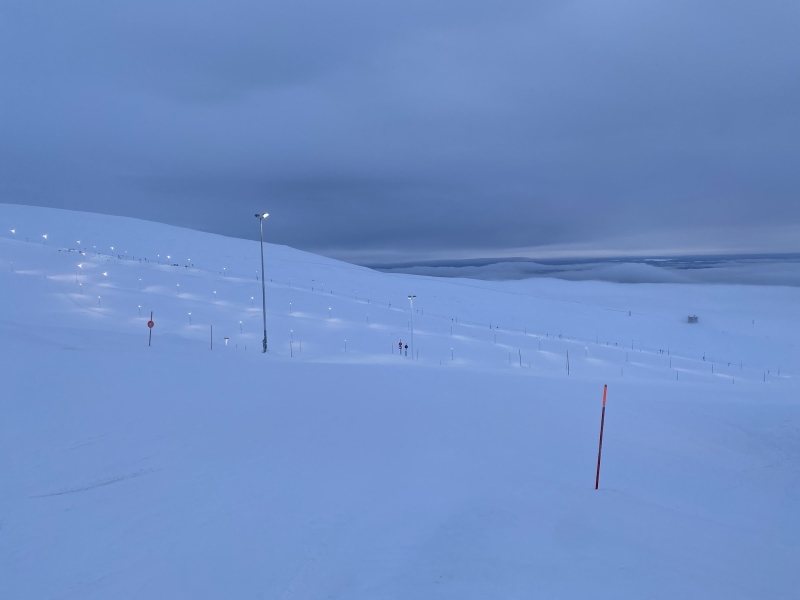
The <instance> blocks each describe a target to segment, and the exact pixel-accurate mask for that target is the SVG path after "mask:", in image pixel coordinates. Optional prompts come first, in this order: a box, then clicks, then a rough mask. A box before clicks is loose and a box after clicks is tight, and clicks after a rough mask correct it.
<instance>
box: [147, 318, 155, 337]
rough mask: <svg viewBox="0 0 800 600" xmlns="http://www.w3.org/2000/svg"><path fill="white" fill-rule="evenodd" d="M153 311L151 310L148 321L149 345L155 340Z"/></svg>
mask: <svg viewBox="0 0 800 600" xmlns="http://www.w3.org/2000/svg"><path fill="white" fill-rule="evenodd" d="M154 325H155V323H153V311H152V310H151V311H150V320H149V321H148V322H147V329H149V330H150V337H148V338H147V345H148V346H150V344H151V342H152V341H153V326H154Z"/></svg>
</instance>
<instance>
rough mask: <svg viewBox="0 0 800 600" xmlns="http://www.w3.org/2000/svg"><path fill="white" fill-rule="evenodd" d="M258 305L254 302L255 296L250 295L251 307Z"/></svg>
mask: <svg viewBox="0 0 800 600" xmlns="http://www.w3.org/2000/svg"><path fill="white" fill-rule="evenodd" d="M255 307H256V305H255V304H254V303H253V296H250V308H255Z"/></svg>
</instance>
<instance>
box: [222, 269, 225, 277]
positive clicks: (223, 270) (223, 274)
mask: <svg viewBox="0 0 800 600" xmlns="http://www.w3.org/2000/svg"><path fill="white" fill-rule="evenodd" d="M222 276H223V277H225V267H222Z"/></svg>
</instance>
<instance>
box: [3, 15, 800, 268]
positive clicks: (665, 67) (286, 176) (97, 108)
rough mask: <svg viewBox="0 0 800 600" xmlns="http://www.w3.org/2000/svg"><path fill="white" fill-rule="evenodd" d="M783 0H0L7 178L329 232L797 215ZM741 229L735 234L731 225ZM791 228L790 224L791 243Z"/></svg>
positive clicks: (479, 246)
mask: <svg viewBox="0 0 800 600" xmlns="http://www.w3.org/2000/svg"><path fill="white" fill-rule="evenodd" d="M798 25H800V6H799V5H797V4H796V3H790V2H766V3H751V2H741V1H733V2H721V1H709V0H699V1H698V0H695V1H693V2H688V1H677V2H676V1H670V2H666V1H663V2H650V3H641V2H633V1H622V0H617V1H612V2H605V3H600V4H598V3H596V2H589V1H588V0H585V1H579V2H568V3H567V2H558V3H557V2H542V3H536V4H534V3H531V2H521V1H520V2H516V1H515V2H509V1H500V2H492V3H484V2H469V1H461V2H455V1H446V2H436V3H431V2H422V1H418V0H413V1H408V0H407V1H404V2H399V1H392V2H366V1H361V2H357V1H353V0H349V1H343V2H326V1H322V0H312V1H306V2H292V3H272V2H255V1H250V0H232V1H230V2H187V1H180V2H169V3H164V2H137V3H109V2H100V1H94V2H82V3H79V4H75V3H63V2H49V1H36V0H32V1H27V2H7V3H4V5H3V6H2V7H0V67H2V70H3V73H4V78H5V83H4V86H3V88H2V90H0V109H2V112H0V201H4V202H18V203H30V204H40V205H52V206H60V207H66V208H76V209H84V210H95V211H100V212H107V213H114V214H124V215H130V216H136V217H142V218H150V219H153V220H160V221H165V222H169V223H174V224H178V225H185V226H191V227H195V228H198V229H204V230H211V231H216V232H219V233H223V234H227V235H235V236H243V237H253V234H254V233H255V228H254V227H253V224H252V223H250V221H249V219H248V216H249V215H250V214H251V213H252V212H253V211H254V210H260V209H261V208H262V207H264V208H266V209H268V210H269V211H270V212H271V213H272V215H273V217H272V218H273V219H274V220H272V222H271V223H270V236H271V239H273V240H274V241H276V242H279V243H284V244H289V245H294V246H298V247H302V248H305V249H309V250H314V251H322V252H327V253H329V254H333V255H337V256H344V257H348V256H352V255H355V254H359V255H362V256H367V255H369V252H370V251H374V252H375V253H386V252H393V253H396V254H397V256H398V257H402V256H404V255H411V254H420V253H422V254H425V253H428V254H430V255H432V256H433V255H436V256H447V255H448V253H455V252H458V253H461V254H463V253H464V252H467V253H468V252H474V254H475V255H476V256H481V255H484V254H485V251H486V250H491V251H492V252H493V253H497V252H502V251H503V249H504V248H508V249H510V248H515V249H517V248H522V247H536V246H542V245H553V244H562V245H564V244H566V245H568V244H573V243H575V244H577V243H580V244H587V243H588V244H589V245H591V244H592V243H596V244H598V245H602V244H603V242H604V240H607V239H611V238H615V237H620V236H625V235H630V234H632V233H636V234H640V235H642V234H643V235H644V237H645V239H646V237H647V234H648V233H649V232H651V233H652V234H653V236H656V237H658V238H659V239H664V238H665V237H666V238H669V234H670V232H675V233H676V237H679V235H678V234H679V233H680V232H681V231H683V230H684V229H685V227H686V226H687V224H688V225H690V226H691V227H692V228H702V227H703V226H709V227H711V226H713V227H715V228H725V227H727V228H729V230H730V232H731V233H730V239H729V240H728V241H729V242H730V243H731V244H735V243H736V241H737V238H736V237H735V236H738V235H740V232H741V230H742V227H743V226H746V225H748V224H753V225H757V226H758V227H759V228H760V229H764V228H767V229H768V228H769V227H772V226H775V227H778V226H785V225H787V224H800V202H798V201H797V190H798V189H799V188H800V185H799V184H800V171H798V169H797V168H796V163H797V162H798V158H800V148H798V141H797V140H799V139H800V113H798V111H797V107H798V106H800V79H799V78H798V77H797V73H798V72H800V70H799V69H798V67H800V46H799V45H798V44H797V43H796V31H797V28H798ZM734 232H736V234H734ZM797 249H800V248H797Z"/></svg>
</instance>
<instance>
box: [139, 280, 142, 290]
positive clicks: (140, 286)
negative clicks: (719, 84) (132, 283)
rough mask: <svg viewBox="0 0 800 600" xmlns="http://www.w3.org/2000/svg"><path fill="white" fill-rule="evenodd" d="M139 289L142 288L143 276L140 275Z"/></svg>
mask: <svg viewBox="0 0 800 600" xmlns="http://www.w3.org/2000/svg"><path fill="white" fill-rule="evenodd" d="M139 289H140V290H141V289H142V278H141V277H139Z"/></svg>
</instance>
